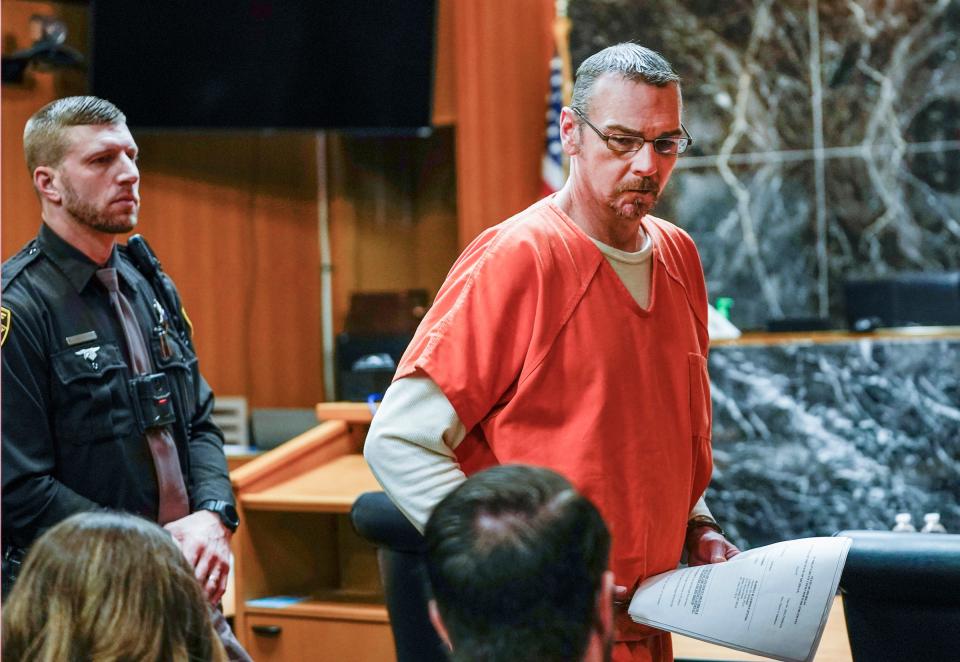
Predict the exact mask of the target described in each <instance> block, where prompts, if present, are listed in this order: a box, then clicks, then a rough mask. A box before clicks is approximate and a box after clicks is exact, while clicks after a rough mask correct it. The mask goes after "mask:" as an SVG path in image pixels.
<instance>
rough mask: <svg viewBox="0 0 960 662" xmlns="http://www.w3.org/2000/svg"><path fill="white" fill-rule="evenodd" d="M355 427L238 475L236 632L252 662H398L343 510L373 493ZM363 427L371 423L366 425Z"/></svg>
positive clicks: (367, 552) (332, 428) (359, 429)
mask: <svg viewBox="0 0 960 662" xmlns="http://www.w3.org/2000/svg"><path fill="white" fill-rule="evenodd" d="M348 411H350V412H351V415H350V416H348V417H342V418H350V417H351V416H352V417H353V418H357V416H359V418H360V421H359V422H358V421H356V420H352V421H351V422H349V423H348V422H347V421H345V420H336V421H327V422H324V423H321V424H320V425H318V426H317V427H316V428H314V429H312V430H310V431H308V432H306V433H304V434H302V435H300V436H299V437H297V438H295V439H293V440H291V441H289V442H287V443H285V444H283V445H282V446H280V447H278V448H276V449H274V450H272V451H269V452H267V453H265V454H263V455H262V456H260V457H258V458H257V459H255V460H253V461H251V462H250V463H248V464H246V465H244V466H243V467H240V468H239V469H237V470H235V471H234V472H233V473H232V475H231V478H232V480H233V484H234V490H235V491H236V494H237V503H238V508H239V510H240V516H241V518H242V525H241V527H240V529H239V530H238V531H237V535H236V536H235V537H234V544H233V548H234V553H235V571H236V615H235V630H236V633H237V636H238V638H239V639H240V641H241V642H242V643H243V644H244V646H245V647H246V648H247V650H248V651H249V652H250V654H251V656H252V657H253V658H254V659H255V660H257V661H258V662H275V661H276V662H279V661H286V662H300V661H312V660H316V661H318V662H323V661H326V660H330V661H334V660H336V661H338V662H351V661H354V660H355V661H356V662H378V661H380V660H383V661H390V660H394V659H395V654H394V647H393V636H392V634H391V632H390V625H389V622H388V619H387V610H386V607H385V606H384V600H383V588H382V586H381V582H380V573H379V568H378V566H377V556H376V549H375V548H374V547H373V546H372V545H370V544H369V543H367V542H366V541H364V540H362V539H361V538H360V537H359V536H357V534H356V533H355V532H354V531H353V528H352V526H351V525H350V521H349V515H348V513H349V511H350V507H351V506H352V505H353V502H354V500H355V499H356V498H357V497H358V496H359V495H360V494H362V493H363V492H367V491H372V490H378V489H379V485H378V484H377V482H376V480H375V479H374V477H373V475H372V474H371V473H370V470H369V469H368V468H367V465H366V462H364V459H363V455H362V454H361V444H362V439H363V436H364V434H365V431H366V423H365V421H364V420H363V419H364V417H363V414H362V411H361V412H360V414H359V415H357V414H355V413H354V412H353V410H350V409H349V408H348ZM368 420H369V413H367V415H366V421H368Z"/></svg>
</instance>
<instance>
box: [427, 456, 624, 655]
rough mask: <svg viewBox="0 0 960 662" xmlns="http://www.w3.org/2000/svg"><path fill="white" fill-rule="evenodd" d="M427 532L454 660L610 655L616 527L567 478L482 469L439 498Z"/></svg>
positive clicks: (444, 632)
mask: <svg viewBox="0 0 960 662" xmlns="http://www.w3.org/2000/svg"><path fill="white" fill-rule="evenodd" d="M425 536H426V542H427V571H428V574H429V577H430V584H431V587H432V589H433V596H434V600H431V603H430V616H431V619H432V620H433V623H434V626H435V627H436V628H437V631H438V632H439V633H440V637H441V638H442V639H443V640H444V641H446V642H447V644H448V645H449V646H450V647H451V648H452V655H451V658H452V659H453V660H457V661H466V660H471V661H474V660H483V661H485V662H498V661H501V660H502V661H504V662H506V661H514V660H539V661H541V662H554V661H556V662H559V661H566V662H579V661H580V660H605V659H609V653H610V648H611V646H612V644H613V595H612V591H613V574H612V573H611V572H609V571H608V570H607V563H608V557H609V553H610V534H609V532H608V530H607V527H606V525H605V524H604V522H603V519H602V518H601V517H600V513H599V512H597V509H596V508H595V507H594V506H593V504H592V503H590V501H589V500H587V499H586V498H585V497H583V496H582V495H580V494H579V493H578V492H577V491H576V490H574V489H573V486H571V485H570V483H569V482H568V481H567V480H566V479H565V478H563V477H561V476H560V475H559V474H557V473H555V472H553V471H550V470H549V469H543V468H537V467H529V466H521V465H506V466H499V467H494V468H492V469H488V470H486V471H482V472H480V473H478V474H476V475H474V476H472V477H471V478H469V479H468V480H467V481H466V482H465V483H463V484H462V485H460V486H459V487H458V488H457V489H455V490H454V491H453V492H451V493H450V494H449V495H448V496H447V497H446V498H444V499H443V501H441V502H440V503H439V505H437V507H436V509H435V510H434V511H433V514H432V515H431V516H430V520H429V521H428V522H427V527H426V531H425Z"/></svg>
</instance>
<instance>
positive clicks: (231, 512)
mask: <svg viewBox="0 0 960 662" xmlns="http://www.w3.org/2000/svg"><path fill="white" fill-rule="evenodd" d="M223 516H224V518H225V519H226V521H227V526H229V527H230V528H232V529H236V528H237V527H238V526H239V525H240V515H238V514H237V509H236V508H234V507H233V506H231V505H230V504H229V503H225V504H223Z"/></svg>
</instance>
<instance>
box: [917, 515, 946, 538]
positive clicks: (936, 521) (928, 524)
mask: <svg viewBox="0 0 960 662" xmlns="http://www.w3.org/2000/svg"><path fill="white" fill-rule="evenodd" d="M946 532H947V530H946V529H945V528H944V527H943V524H941V523H940V513H927V514H926V515H924V516H923V528H922V529H920V533H946Z"/></svg>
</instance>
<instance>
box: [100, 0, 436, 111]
mask: <svg viewBox="0 0 960 662" xmlns="http://www.w3.org/2000/svg"><path fill="white" fill-rule="evenodd" d="M435 15H436V2H435V0H203V1H202V2H197V1H196V0H133V1H131V0H94V1H93V2H92V3H91V63H90V88H91V93H92V94H95V95H97V96H100V97H103V98H105V99H109V100H110V101H112V102H113V103H115V104H116V105H117V106H119V107H120V108H121V109H122V110H123V111H124V113H125V114H126V115H127V120H128V122H129V124H130V125H131V126H134V127H138V128H153V127H155V128H180V129H264V128H278V129H374V130H377V129H381V130H391V129H400V130H403V129H416V128H420V127H426V126H429V125H430V121H431V110H432V93H433V71H434V44H435V41H436V40H435V32H436V30H435Z"/></svg>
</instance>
